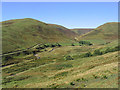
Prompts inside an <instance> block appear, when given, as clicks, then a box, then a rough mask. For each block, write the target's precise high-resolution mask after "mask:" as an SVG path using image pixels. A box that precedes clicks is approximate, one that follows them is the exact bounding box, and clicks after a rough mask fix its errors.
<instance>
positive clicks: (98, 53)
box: [93, 49, 103, 55]
mask: <svg viewBox="0 0 120 90" xmlns="http://www.w3.org/2000/svg"><path fill="white" fill-rule="evenodd" d="M102 54H103V53H102V52H101V51H100V50H99V49H98V50H95V51H94V53H93V55H102Z"/></svg>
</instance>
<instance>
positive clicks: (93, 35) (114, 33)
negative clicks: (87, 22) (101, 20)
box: [79, 22, 118, 44]
mask: <svg viewBox="0 0 120 90" xmlns="http://www.w3.org/2000/svg"><path fill="white" fill-rule="evenodd" d="M117 38H118V23H117V22H110V23H105V24H103V25H101V26H99V27H97V28H96V29H95V30H94V31H91V32H89V33H88V34H85V35H83V36H82V37H79V40H89V41H91V42H93V43H96V42H97V43H99V44H102V43H106V42H112V41H113V40H116V39H117Z"/></svg>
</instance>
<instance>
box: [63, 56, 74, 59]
mask: <svg viewBox="0 0 120 90" xmlns="http://www.w3.org/2000/svg"><path fill="white" fill-rule="evenodd" d="M64 58H65V60H73V57H71V56H66V57H64Z"/></svg>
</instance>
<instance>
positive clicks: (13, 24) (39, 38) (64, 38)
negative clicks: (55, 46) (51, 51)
mask: <svg viewBox="0 0 120 90" xmlns="http://www.w3.org/2000/svg"><path fill="white" fill-rule="evenodd" d="M75 36H76V34H75V33H74V32H72V31H70V30H69V29H67V28H65V27H62V26H59V25H54V24H46V23H44V22H40V21H38V20H34V19H30V18H25V19H16V20H8V21H4V22H2V41H3V53H5V52H9V51H14V50H18V49H24V48H28V47H30V46H33V45H35V44H36V43H46V42H47V43H48V42H70V41H72V40H73V39H74V37H75Z"/></svg>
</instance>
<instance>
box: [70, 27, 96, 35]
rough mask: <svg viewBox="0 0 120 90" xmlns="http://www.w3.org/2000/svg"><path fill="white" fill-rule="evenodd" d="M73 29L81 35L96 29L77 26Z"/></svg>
mask: <svg viewBox="0 0 120 90" xmlns="http://www.w3.org/2000/svg"><path fill="white" fill-rule="evenodd" d="M70 30H72V31H73V32H75V33H77V34H79V35H82V34H86V33H88V32H90V31H92V30H94V28H75V29H70Z"/></svg>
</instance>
